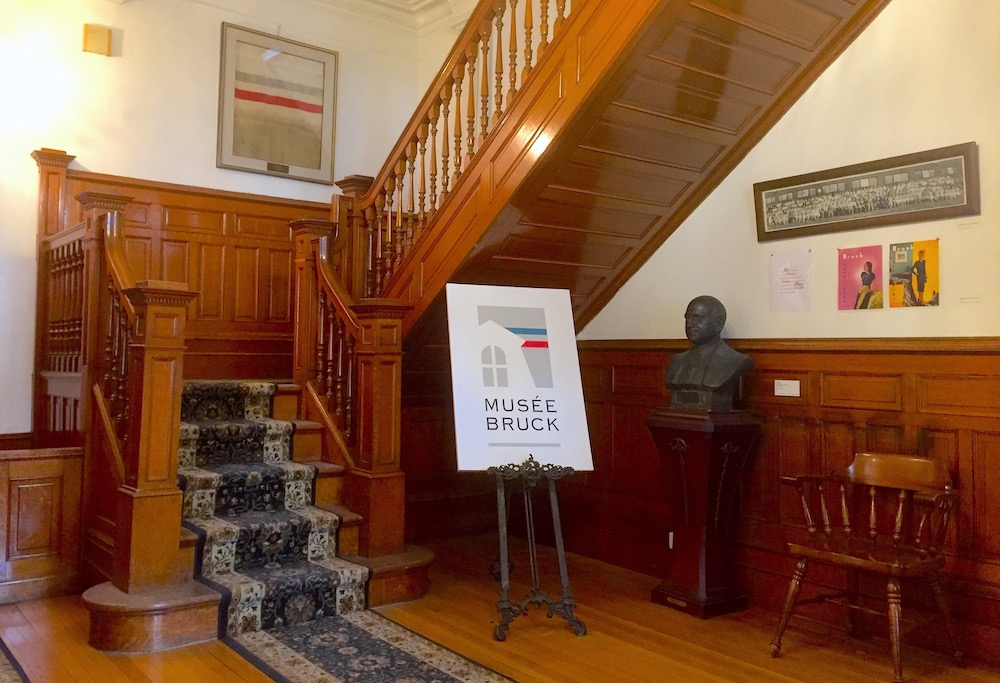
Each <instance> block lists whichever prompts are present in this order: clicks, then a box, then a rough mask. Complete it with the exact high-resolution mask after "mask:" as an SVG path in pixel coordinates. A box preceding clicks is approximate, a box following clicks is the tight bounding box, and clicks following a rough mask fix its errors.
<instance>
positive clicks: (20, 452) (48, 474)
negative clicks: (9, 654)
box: [0, 440, 83, 603]
mask: <svg viewBox="0 0 1000 683" xmlns="http://www.w3.org/2000/svg"><path fill="white" fill-rule="evenodd" d="M11 443H13V440H4V441H2V442H0V446H7V445H10V444H11ZM82 460H83V450H82V449H81V448H43V449H11V450H0V509H3V510H6V511H7V514H6V516H5V517H4V519H3V522H2V523H0V603H6V602H18V601H20V600H30V599H34V598H40V597H47V596H51V595H59V594H61V593H67V592H71V591H73V590H75V589H76V588H77V558H78V556H79V539H80V478H81V469H82V468H81V465H82Z"/></svg>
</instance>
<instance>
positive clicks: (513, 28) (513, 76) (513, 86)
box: [507, 0, 531, 104]
mask: <svg viewBox="0 0 1000 683" xmlns="http://www.w3.org/2000/svg"><path fill="white" fill-rule="evenodd" d="M526 4H527V5H528V6H529V7H530V6H531V0H527V2H526ZM509 61H510V76H509V80H510V88H509V89H508V90H507V104H510V101H511V100H513V99H514V95H516V94H517V0H510V60H509Z"/></svg>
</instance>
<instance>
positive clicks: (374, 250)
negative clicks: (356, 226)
mask: <svg viewBox="0 0 1000 683" xmlns="http://www.w3.org/2000/svg"><path fill="white" fill-rule="evenodd" d="M376 220H377V219H376V212H375V206H374V205H372V206H369V207H368V208H366V209H365V233H366V236H367V238H368V264H367V270H366V271H365V296H366V297H370V296H373V293H374V292H375V283H376V282H378V278H377V275H376V273H377V271H378V268H379V255H380V254H381V252H380V251H379V246H378V240H379V233H378V230H377V229H376V228H377V227H378V224H377V223H376Z"/></svg>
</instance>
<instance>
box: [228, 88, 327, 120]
mask: <svg viewBox="0 0 1000 683" xmlns="http://www.w3.org/2000/svg"><path fill="white" fill-rule="evenodd" d="M234 94H235V95H236V99H238V100H249V101H251V102H263V103H264V104H274V105H277V106H279V107H288V108H289V109H300V110H302V111H306V112H309V113H310V114H322V113H323V105H322V104H311V103H309V102H303V101H302V100H293V99H292V98H291V97H278V96H277V95H265V94H264V93H262V92H254V91H253V90H243V89H242V88H236V89H235V92H234Z"/></svg>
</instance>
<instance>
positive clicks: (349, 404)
mask: <svg viewBox="0 0 1000 683" xmlns="http://www.w3.org/2000/svg"><path fill="white" fill-rule="evenodd" d="M344 374H345V378H346V380H347V388H346V392H345V395H346V400H345V401H344V404H345V405H344V434H345V435H346V436H347V438H348V440H350V438H351V432H352V431H354V429H353V428H354V337H351V336H348V337H347V371H346V372H345V373H344Z"/></svg>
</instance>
